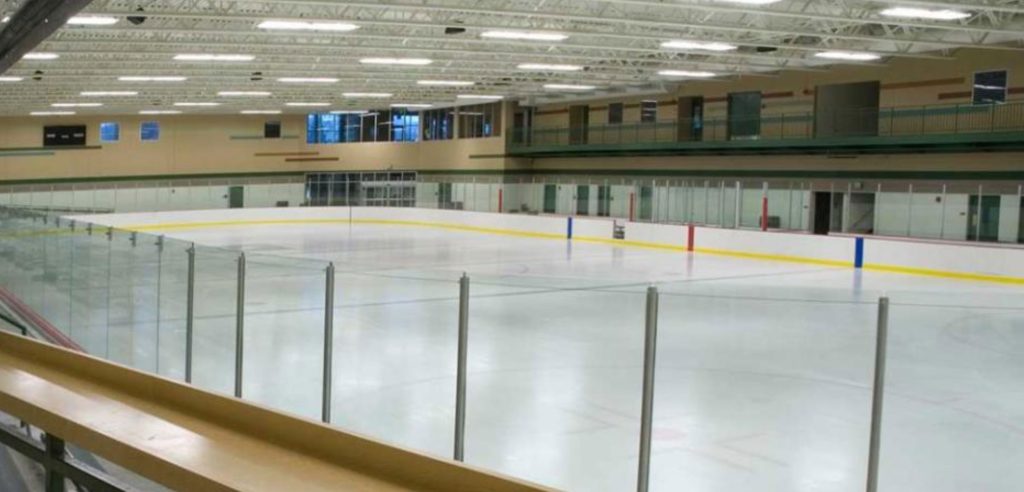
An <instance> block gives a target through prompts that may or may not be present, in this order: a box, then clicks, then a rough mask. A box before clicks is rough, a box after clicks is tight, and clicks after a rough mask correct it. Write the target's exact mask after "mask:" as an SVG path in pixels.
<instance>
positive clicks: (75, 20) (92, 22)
mask: <svg viewBox="0 0 1024 492" xmlns="http://www.w3.org/2000/svg"><path fill="white" fill-rule="evenodd" d="M118 20H120V19H118V18H117V17H101V16H92V15H76V16H74V17H72V18H70V19H68V24H70V25H72V26H112V25H114V24H117V21H118Z"/></svg>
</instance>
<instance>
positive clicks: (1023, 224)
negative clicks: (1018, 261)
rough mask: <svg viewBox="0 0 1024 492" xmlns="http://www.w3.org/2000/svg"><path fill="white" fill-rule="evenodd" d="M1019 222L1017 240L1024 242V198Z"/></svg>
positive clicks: (1021, 202) (1021, 203)
mask: <svg viewBox="0 0 1024 492" xmlns="http://www.w3.org/2000/svg"><path fill="white" fill-rule="evenodd" d="M1019 217H1020V219H1019V223H1020V225H1019V226H1018V227H1017V242H1018V243H1022V244H1024V198H1021V199H1020V214H1019Z"/></svg>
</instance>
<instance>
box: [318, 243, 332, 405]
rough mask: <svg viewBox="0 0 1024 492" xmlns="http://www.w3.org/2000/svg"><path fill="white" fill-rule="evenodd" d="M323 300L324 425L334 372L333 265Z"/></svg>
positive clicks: (327, 279) (330, 268)
mask: <svg viewBox="0 0 1024 492" xmlns="http://www.w3.org/2000/svg"><path fill="white" fill-rule="evenodd" d="M326 275H327V278H326V279H325V280H326V288H325V289H324V290H325V291H326V295H325V298H324V380H323V384H324V388H323V397H322V404H323V409H322V412H321V416H322V420H323V422H324V423H325V424H329V423H331V390H332V387H333V381H334V379H333V372H334V263H331V264H329V265H327V272H326Z"/></svg>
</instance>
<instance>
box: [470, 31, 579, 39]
mask: <svg viewBox="0 0 1024 492" xmlns="http://www.w3.org/2000/svg"><path fill="white" fill-rule="evenodd" d="M480 37H482V38H491V39H513V40H517V41H565V40H566V39H569V36H568V35H566V34H562V33H557V32H524V31H484V32H482V33H480Z"/></svg>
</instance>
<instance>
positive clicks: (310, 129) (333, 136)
mask: <svg viewBox="0 0 1024 492" xmlns="http://www.w3.org/2000/svg"><path fill="white" fill-rule="evenodd" d="M339 142H341V115H338V114H319V113H312V114H310V115H309V116H307V117H306V143H311V144H332V143H339Z"/></svg>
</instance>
